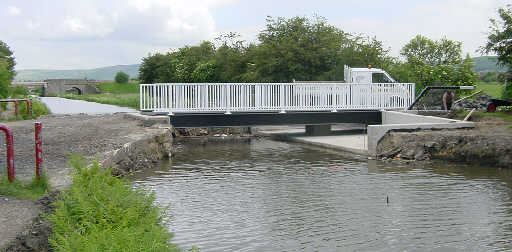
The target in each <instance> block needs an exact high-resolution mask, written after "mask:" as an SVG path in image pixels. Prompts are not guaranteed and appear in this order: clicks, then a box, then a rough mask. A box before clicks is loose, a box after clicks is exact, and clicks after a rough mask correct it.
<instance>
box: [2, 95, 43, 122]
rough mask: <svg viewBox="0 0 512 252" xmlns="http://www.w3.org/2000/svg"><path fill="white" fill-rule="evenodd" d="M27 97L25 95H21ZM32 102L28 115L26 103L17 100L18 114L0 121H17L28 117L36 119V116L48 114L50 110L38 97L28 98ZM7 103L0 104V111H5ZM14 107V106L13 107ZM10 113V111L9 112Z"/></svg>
mask: <svg viewBox="0 0 512 252" xmlns="http://www.w3.org/2000/svg"><path fill="white" fill-rule="evenodd" d="M23 98H27V97H23ZM29 99H30V101H31V102H32V114H31V115H30V114H29V113H28V109H27V105H26V103H25V102H19V103H18V109H19V110H18V116H17V117H15V116H12V117H9V118H7V120H5V119H4V120H0V121H18V120H28V119H36V118H37V117H39V116H41V115H48V114H50V110H49V109H48V108H47V107H46V105H45V104H44V103H42V102H41V101H39V100H38V99H34V98H29ZM6 105H7V104H6V103H3V105H2V106H0V110H1V111H6V109H7V106H6ZM13 109H14V108H13ZM11 113H12V112H11Z"/></svg>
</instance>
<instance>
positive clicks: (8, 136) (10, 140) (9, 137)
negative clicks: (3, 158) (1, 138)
mask: <svg viewBox="0 0 512 252" xmlns="http://www.w3.org/2000/svg"><path fill="white" fill-rule="evenodd" d="M0 130H2V131H3V132H4V133H5V142H6V145H7V178H8V179H9V182H10V183H12V182H14V176H15V174H14V136H13V134H12V131H11V129H9V127H7V125H5V124H0Z"/></svg>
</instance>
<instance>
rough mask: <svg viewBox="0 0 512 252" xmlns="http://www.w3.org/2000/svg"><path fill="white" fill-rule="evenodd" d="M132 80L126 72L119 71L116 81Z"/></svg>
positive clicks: (125, 81)
mask: <svg viewBox="0 0 512 252" xmlns="http://www.w3.org/2000/svg"><path fill="white" fill-rule="evenodd" d="M128 80H130V76H129V75H128V74H126V73H124V72H117V74H116V77H115V81H116V83H127V82H128Z"/></svg>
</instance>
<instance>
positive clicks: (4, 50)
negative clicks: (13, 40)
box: [0, 40, 16, 81]
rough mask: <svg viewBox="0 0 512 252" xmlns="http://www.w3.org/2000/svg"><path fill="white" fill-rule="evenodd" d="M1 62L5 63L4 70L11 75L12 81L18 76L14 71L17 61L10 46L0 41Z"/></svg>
mask: <svg viewBox="0 0 512 252" xmlns="http://www.w3.org/2000/svg"><path fill="white" fill-rule="evenodd" d="M0 60H2V61H3V63H2V64H3V65H4V68H5V69H6V70H7V72H8V73H9V80H10V81H12V80H13V79H14V76H15V75H16V71H14V66H15V65H16V61H14V54H13V53H12V51H11V49H10V48H9V46H8V45H7V44H6V43H4V42H3V41H1V40H0Z"/></svg>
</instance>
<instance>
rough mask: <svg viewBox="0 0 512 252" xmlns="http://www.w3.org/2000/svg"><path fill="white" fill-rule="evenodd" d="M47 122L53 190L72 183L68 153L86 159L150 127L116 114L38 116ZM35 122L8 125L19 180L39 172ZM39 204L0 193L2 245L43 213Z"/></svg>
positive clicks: (0, 152)
mask: <svg viewBox="0 0 512 252" xmlns="http://www.w3.org/2000/svg"><path fill="white" fill-rule="evenodd" d="M37 121H39V122H42V124H43V157H44V162H43V167H44V172H45V173H46V174H47V175H48V177H49V180H50V183H51V184H52V187H53V188H57V189H61V188H63V187H64V186H66V185H67V184H69V183H70V182H71V180H70V177H69V174H70V169H69V168H68V167H67V164H66V162H67V158H68V157H69V154H70V153H73V154H82V155H84V156H86V157H95V156H98V157H99V156H100V154H101V153H104V152H107V151H110V150H114V149H119V148H121V147H122V146H123V145H125V144H126V143H128V142H130V141H133V136H136V135H141V134H144V133H145V132H146V131H147V130H148V129H147V128H144V127H142V126H141V123H140V122H139V121H136V120H132V119H127V118H124V116H123V115H122V114H113V115H98V116H91V115H85V114H80V115H49V116H42V117H40V118H38V120H37ZM34 122H35V121H34V120H25V121H16V122H8V123H6V124H7V125H8V126H9V127H10V128H11V129H12V131H13V132H14V143H15V145H14V148H15V149H14V150H15V168H16V178H17V179H20V180H30V179H31V178H32V177H33V176H34V173H35V156H34V153H35V144H34ZM0 139H1V140H0V156H1V157H0V174H2V175H5V174H6V168H5V167H6V163H5V160H6V158H5V151H6V150H5V137H3V136H1V137H0ZM40 207H41V205H40V204H38V203H36V202H34V201H30V200H18V199H13V198H9V197H5V196H1V195H0V248H2V247H4V246H5V245H6V244H7V243H8V242H9V241H10V240H12V239H14V238H15V237H16V235H17V234H19V233H20V232H22V231H23V230H24V228H25V227H27V226H28V225H30V224H31V223H32V222H33V220H34V219H35V218H36V217H37V216H38V215H39V213H40V209H39V208H40Z"/></svg>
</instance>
